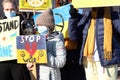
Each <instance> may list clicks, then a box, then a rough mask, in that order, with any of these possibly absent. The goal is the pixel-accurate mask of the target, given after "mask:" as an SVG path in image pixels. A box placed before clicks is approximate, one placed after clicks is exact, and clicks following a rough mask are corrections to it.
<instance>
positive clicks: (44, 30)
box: [37, 25, 49, 35]
mask: <svg viewBox="0 0 120 80" xmlns="http://www.w3.org/2000/svg"><path fill="white" fill-rule="evenodd" d="M37 31H38V33H40V34H41V35H48V34H49V29H48V28H47V27H46V26H41V25H38V26H37Z"/></svg>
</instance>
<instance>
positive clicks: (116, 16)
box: [111, 7, 120, 34]
mask: <svg viewBox="0 0 120 80" xmlns="http://www.w3.org/2000/svg"><path fill="white" fill-rule="evenodd" d="M111 13H112V14H111V18H112V22H113V27H114V28H115V29H116V30H117V31H118V32H119V34H120V12H119V10H118V9H117V10H116V9H114V7H112V11H111Z"/></svg>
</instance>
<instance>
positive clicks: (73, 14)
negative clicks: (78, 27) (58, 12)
mask: <svg viewBox="0 0 120 80" xmlns="http://www.w3.org/2000/svg"><path fill="white" fill-rule="evenodd" d="M69 13H70V15H71V18H76V17H77V15H78V10H77V9H76V8H74V6H73V5H70V10H69Z"/></svg>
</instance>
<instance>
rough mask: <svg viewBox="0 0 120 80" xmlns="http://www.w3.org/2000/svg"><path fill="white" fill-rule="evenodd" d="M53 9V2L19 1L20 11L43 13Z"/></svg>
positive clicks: (37, 0) (44, 0)
mask: <svg viewBox="0 0 120 80" xmlns="http://www.w3.org/2000/svg"><path fill="white" fill-rule="evenodd" d="M48 8H52V0H19V10H20V11H33V10H35V11H42V10H45V9H48Z"/></svg>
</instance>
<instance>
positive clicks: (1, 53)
mask: <svg viewBox="0 0 120 80" xmlns="http://www.w3.org/2000/svg"><path fill="white" fill-rule="evenodd" d="M11 48H12V45H8V46H3V45H0V57H12V56H13V55H12V50H11Z"/></svg>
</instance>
